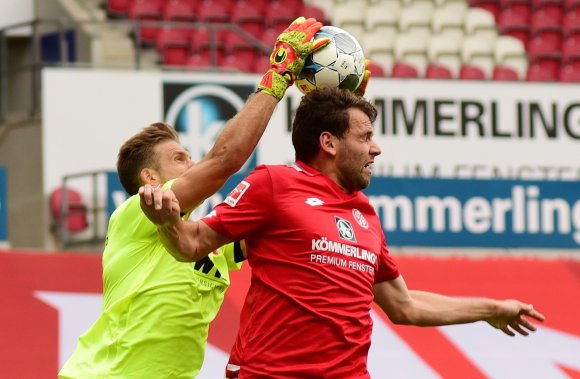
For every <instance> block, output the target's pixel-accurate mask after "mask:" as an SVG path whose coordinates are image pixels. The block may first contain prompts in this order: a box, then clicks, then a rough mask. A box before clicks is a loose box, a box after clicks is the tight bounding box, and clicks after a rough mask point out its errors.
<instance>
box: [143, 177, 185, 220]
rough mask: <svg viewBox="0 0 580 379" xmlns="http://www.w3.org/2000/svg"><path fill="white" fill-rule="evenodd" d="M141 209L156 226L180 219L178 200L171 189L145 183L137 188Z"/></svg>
mask: <svg viewBox="0 0 580 379" xmlns="http://www.w3.org/2000/svg"><path fill="white" fill-rule="evenodd" d="M139 197H140V198H141V209H142V210H143V213H145V216H147V218H148V219H149V220H151V222H153V223H154V224H155V225H157V226H171V225H175V224H177V223H178V222H180V221H181V213H180V212H181V209H180V207H179V201H178V200H177V197H176V196H175V194H174V193H173V191H172V190H170V189H167V190H163V189H161V188H159V186H155V187H154V186H152V185H150V184H146V185H144V186H142V187H140V188H139Z"/></svg>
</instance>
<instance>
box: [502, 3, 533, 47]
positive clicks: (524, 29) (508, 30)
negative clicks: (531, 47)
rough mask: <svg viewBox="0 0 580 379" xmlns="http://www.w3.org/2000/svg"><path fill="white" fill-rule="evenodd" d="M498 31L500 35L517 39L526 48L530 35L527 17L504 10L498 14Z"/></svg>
mask: <svg viewBox="0 0 580 379" xmlns="http://www.w3.org/2000/svg"><path fill="white" fill-rule="evenodd" d="M498 29H499V32H500V33H501V34H505V35H509V36H512V37H515V38H518V39H519V40H521V41H522V42H523V43H524V46H527V45H528V40H529V35H530V18H529V15H526V14H524V13H522V14H520V13H515V12H514V11H512V10H511V9H506V10H504V11H502V12H501V13H500V14H499V19H498Z"/></svg>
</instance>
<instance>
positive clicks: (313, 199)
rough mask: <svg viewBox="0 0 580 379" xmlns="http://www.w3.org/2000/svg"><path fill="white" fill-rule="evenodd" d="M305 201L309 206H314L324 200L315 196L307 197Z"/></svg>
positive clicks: (321, 203)
mask: <svg viewBox="0 0 580 379" xmlns="http://www.w3.org/2000/svg"><path fill="white" fill-rule="evenodd" d="M305 203H306V204H308V205H310V206H311V207H315V206H317V205H323V204H324V201H322V200H320V199H319V198H316V197H309V198H308V199H306V201H305Z"/></svg>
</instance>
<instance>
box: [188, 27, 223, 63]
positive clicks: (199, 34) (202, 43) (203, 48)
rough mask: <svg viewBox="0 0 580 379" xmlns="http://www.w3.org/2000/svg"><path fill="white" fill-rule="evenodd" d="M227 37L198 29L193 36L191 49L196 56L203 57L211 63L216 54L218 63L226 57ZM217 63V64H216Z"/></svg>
mask: <svg viewBox="0 0 580 379" xmlns="http://www.w3.org/2000/svg"><path fill="white" fill-rule="evenodd" d="M223 37H225V34H223V33H217V31H214V32H213V34H212V32H211V31H210V30H209V29H207V28H198V29H195V30H194V31H193V33H192V34H191V41H190V48H191V52H192V54H194V55H200V56H203V57H204V59H207V60H209V61H210V62H211V57H212V55H213V54H215V59H216V61H220V60H221V59H222V58H223V57H224V56H225V41H223V40H222V39H221V38H223ZM216 63H217V62H216Z"/></svg>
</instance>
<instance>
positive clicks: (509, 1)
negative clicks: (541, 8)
mask: <svg viewBox="0 0 580 379" xmlns="http://www.w3.org/2000/svg"><path fill="white" fill-rule="evenodd" d="M499 7H500V13H501V12H504V11H506V10H509V11H511V12H513V13H518V14H520V15H522V17H525V18H527V19H529V18H530V15H531V13H532V6H531V4H530V0H499Z"/></svg>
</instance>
